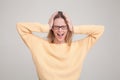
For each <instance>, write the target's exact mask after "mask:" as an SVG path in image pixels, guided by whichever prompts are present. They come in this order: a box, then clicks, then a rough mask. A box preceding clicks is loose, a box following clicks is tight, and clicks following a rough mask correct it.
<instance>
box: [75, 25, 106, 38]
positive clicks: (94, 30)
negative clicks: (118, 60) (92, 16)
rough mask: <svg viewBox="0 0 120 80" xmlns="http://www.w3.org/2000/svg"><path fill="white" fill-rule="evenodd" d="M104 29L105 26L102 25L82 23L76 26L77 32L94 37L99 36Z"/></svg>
mask: <svg viewBox="0 0 120 80" xmlns="http://www.w3.org/2000/svg"><path fill="white" fill-rule="evenodd" d="M103 31H104V26H102V25H80V26H75V27H74V33H75V34H86V35H88V36H92V37H94V38H97V37H99V36H100V35H101V34H102V33H103Z"/></svg>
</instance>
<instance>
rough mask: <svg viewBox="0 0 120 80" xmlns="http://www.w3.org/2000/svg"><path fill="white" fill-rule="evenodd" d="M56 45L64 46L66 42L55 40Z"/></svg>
mask: <svg viewBox="0 0 120 80" xmlns="http://www.w3.org/2000/svg"><path fill="white" fill-rule="evenodd" d="M54 43H55V44H62V43H65V41H58V40H57V39H54Z"/></svg>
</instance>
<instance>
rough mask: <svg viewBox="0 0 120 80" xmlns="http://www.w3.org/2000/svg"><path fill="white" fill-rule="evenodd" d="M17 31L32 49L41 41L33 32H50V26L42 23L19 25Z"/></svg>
mask: <svg viewBox="0 0 120 80" xmlns="http://www.w3.org/2000/svg"><path fill="white" fill-rule="evenodd" d="M17 31H18V33H19V34H20V36H21V38H22V39H23V41H24V42H25V44H27V46H28V47H30V48H31V47H32V46H34V45H35V44H36V42H37V41H38V40H39V39H40V38H39V37H37V36H36V35H34V34H32V32H41V33H43V32H48V31H49V26H48V24H40V23H17Z"/></svg>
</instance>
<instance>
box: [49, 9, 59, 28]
mask: <svg viewBox="0 0 120 80" xmlns="http://www.w3.org/2000/svg"><path fill="white" fill-rule="evenodd" d="M57 14H58V11H56V12H54V13H53V14H52V15H51V17H50V19H49V21H48V24H49V26H50V29H52V26H53V21H54V17H55V16H56V15H57Z"/></svg>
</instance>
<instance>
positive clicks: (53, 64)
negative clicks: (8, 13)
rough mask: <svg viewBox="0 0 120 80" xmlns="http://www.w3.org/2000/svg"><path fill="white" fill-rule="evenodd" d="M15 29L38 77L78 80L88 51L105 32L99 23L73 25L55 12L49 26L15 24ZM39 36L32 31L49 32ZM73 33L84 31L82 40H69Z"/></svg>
mask: <svg viewBox="0 0 120 80" xmlns="http://www.w3.org/2000/svg"><path fill="white" fill-rule="evenodd" d="M17 30H18V32H19V34H20V36H21V38H22V39H23V41H24V42H25V44H26V45H27V46H28V48H29V49H30V51H31V53H32V58H33V61H34V63H35V66H36V70H37V73H38V77H39V80H78V79H79V76H80V73H81V69H82V64H83V61H84V59H85V56H86V54H87V52H88V50H89V49H90V48H91V47H92V46H93V45H94V44H95V42H96V41H97V40H98V39H99V38H100V36H101V35H102V33H103V31H104V27H103V26H101V25H80V26H74V27H73V25H72V23H71V21H70V19H69V18H68V16H67V15H66V14H65V13H63V12H61V11H57V12H55V13H54V14H53V15H52V16H51V18H50V20H49V25H43V24H40V23H17ZM48 31H49V33H48V39H47V40H45V39H42V38H40V37H38V36H36V35H34V34H32V32H41V33H42V32H48ZM73 31H74V33H75V34H86V35H87V36H86V37H85V38H83V39H80V40H77V41H72V35H73Z"/></svg>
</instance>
